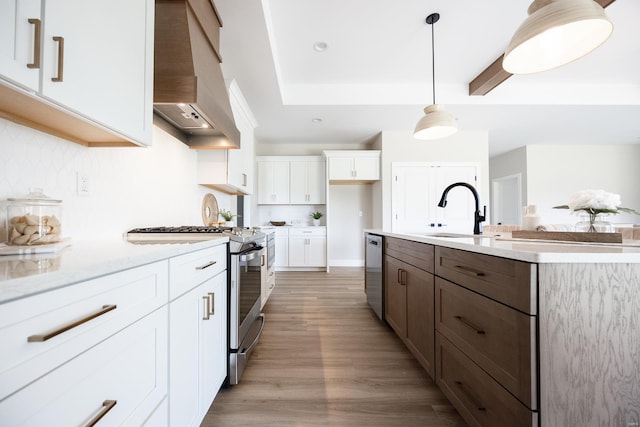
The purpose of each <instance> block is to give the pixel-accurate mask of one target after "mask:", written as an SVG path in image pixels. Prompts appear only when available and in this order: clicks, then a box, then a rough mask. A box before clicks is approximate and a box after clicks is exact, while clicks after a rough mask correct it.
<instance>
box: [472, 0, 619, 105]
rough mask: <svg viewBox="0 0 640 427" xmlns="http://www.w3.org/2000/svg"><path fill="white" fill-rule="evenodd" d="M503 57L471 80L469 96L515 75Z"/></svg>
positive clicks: (607, 0)
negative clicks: (509, 70) (506, 67)
mask: <svg viewBox="0 0 640 427" xmlns="http://www.w3.org/2000/svg"><path fill="white" fill-rule="evenodd" d="M615 1H616V0H595V2H596V3H598V4H599V5H600V6H602V7H607V6H609V5H610V4H611V3H613V2H615ZM502 58H504V54H502V55H500V58H498V59H496V60H495V61H493V62H492V63H491V65H489V66H488V67H487V68H485V69H484V70H483V71H482V72H481V73H480V74H478V76H477V77H476V78H475V79H473V80H471V83H469V96H484V95H486V94H488V93H489V92H490V91H491V90H493V89H495V88H496V87H497V86H498V85H500V84H501V83H502V82H503V81H505V80H507V79H508V78H509V77H511V76H513V74H511V73H510V72H508V71H505V70H504V69H503V68H502Z"/></svg>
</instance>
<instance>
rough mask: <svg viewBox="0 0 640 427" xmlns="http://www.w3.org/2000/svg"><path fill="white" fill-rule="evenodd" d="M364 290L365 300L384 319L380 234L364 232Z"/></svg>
mask: <svg viewBox="0 0 640 427" xmlns="http://www.w3.org/2000/svg"><path fill="white" fill-rule="evenodd" d="M364 237H365V260H364V270H365V274H364V291H365V293H366V294H367V302H368V303H369V305H370V306H371V308H372V309H373V311H374V312H375V313H376V314H377V315H378V317H379V318H380V320H382V319H384V292H383V288H382V280H383V274H382V264H383V263H382V242H383V240H382V236H378V235H377V234H371V233H366V234H365V236H364Z"/></svg>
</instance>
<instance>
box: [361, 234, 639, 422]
mask: <svg viewBox="0 0 640 427" xmlns="http://www.w3.org/2000/svg"><path fill="white" fill-rule="evenodd" d="M366 231H367V232H371V233H375V234H379V235H383V236H385V237H390V238H397V239H403V240H407V241H410V242H417V243H422V244H428V245H433V246H434V249H435V250H434V253H435V264H436V265H435V268H434V271H435V283H436V285H435V288H434V289H435V290H434V304H435V307H434V313H435V317H436V319H435V329H436V354H435V356H434V358H435V363H436V366H437V368H436V381H437V382H438V385H440V387H441V388H442V389H443V391H444V392H445V394H446V395H447V397H449V399H450V400H451V401H452V403H453V404H454V405H455V406H456V408H457V409H458V410H459V412H460V413H461V415H463V417H465V419H466V420H467V422H468V423H469V424H470V425H491V424H490V423H491V422H493V423H494V424H493V425H496V424H495V422H496V420H501V421H504V420H506V419H509V420H510V422H515V424H509V425H534V426H538V425H540V426H544V427H555V426H621V427H630V426H638V425H640V424H639V423H640V310H639V308H640V247H632V246H624V245H615V244H611V245H586V244H572V243H546V242H536V241H519V240H515V239H514V240H510V239H509V238H510V235H509V234H508V233H502V237H487V236H483V237H475V238H474V237H458V238H443V237H432V236H428V235H427V234H422V235H421V234H397V233H390V232H384V231H381V230H366ZM503 239H504V240H503ZM627 243H634V244H635V243H638V242H627ZM449 249H453V251H451V250H449ZM439 254H440V256H439ZM457 256H460V257H459V258H456V257H457ZM459 260H462V261H460V262H458V261H459ZM464 260H469V262H470V264H469V265H465V264H464ZM512 260H516V261H518V262H516V263H514V262H512ZM438 263H441V264H442V263H444V264H447V263H448V265H446V266H438ZM457 264H459V265H457ZM496 265H498V266H499V267H496ZM514 265H516V266H528V267H527V268H528V270H527V274H528V275H529V277H525V278H526V279H527V281H525V282H524V283H528V284H527V286H528V287H530V289H529V292H530V294H529V295H530V297H531V299H530V300H531V303H530V308H528V309H523V308H522V307H516V308H513V307H514V306H513V304H512V305H511V307H508V305H509V303H508V302H507V303H505V301H503V300H502V295H499V294H496V293H494V294H493V295H489V296H487V292H485V291H486V289H488V288H487V287H484V288H483V286H484V284H483V282H487V283H488V281H490V280H493V281H494V285H499V286H503V288H504V291H505V294H508V293H509V292H510V291H511V289H509V288H510V287H512V286H511V285H512V283H511V278H512V277H515V273H514V275H513V276H511V273H512V272H513V271H511V270H510V268H512V266H514ZM513 268H515V267H513ZM447 269H448V270H449V271H452V270H455V269H458V271H457V272H455V273H452V274H451V273H447ZM465 270H466V271H465ZM498 271H500V273H496V272H498ZM456 275H457V276H456ZM525 276H526V275H525ZM389 277H391V278H392V280H395V272H391V274H388V275H387V278H389ZM400 277H402V276H401V275H400ZM452 277H462V278H463V279H461V280H454V279H452ZM465 277H468V278H469V279H468V280H467V279H464V278H465ZM455 282H457V283H455ZM515 282H516V281H515V279H514V280H513V284H514V285H515ZM478 284H479V285H478ZM518 286H520V285H518ZM495 289H498V288H497V287H494V288H493V291H495ZM452 295H453V296H455V298H454V297H452ZM447 298H449V299H448V300H447ZM504 298H505V300H506V299H508V297H507V296H505V297H504ZM447 301H448V302H447ZM452 301H453V304H452V303H451V302H452ZM446 304H449V305H446ZM456 304H458V305H459V307H455V305H456ZM456 308H460V309H463V310H462V312H458V313H457V314H456V315H455V316H453V315H451V317H455V318H457V319H458V320H462V321H464V322H467V323H468V324H467V325H466V326H465V325H463V324H462V323H461V326H460V329H459V330H460V331H462V332H461V333H460V334H459V335H458V334H457V333H451V329H450V328H449V326H447V325H450V324H451V322H449V321H448V320H447V319H445V317H446V316H447V315H449V314H450V313H449V314H448V312H451V311H453V310H455V309H456ZM502 311H506V312H508V313H507V314H506V315H505V316H504V318H502V319H498V320H495V319H493V316H494V315H495V316H496V318H498V317H499V316H498V314H496V313H498V312H502ZM463 316H465V317H467V319H471V320H470V321H469V320H467V319H464V318H463ZM518 316H520V317H525V320H526V319H530V320H529V323H526V321H525V322H524V324H525V325H530V330H526V328H522V327H520V329H518V327H517V326H514V325H516V321H515V320H514V319H516V318H517V317H518ZM474 317H475V318H474ZM492 319H493V320H492ZM485 321H486V322H485ZM448 322H449V323H448ZM452 322H456V320H452ZM473 322H476V323H475V324H474V323H473ZM483 322H485V323H486V325H483V326H482V327H481V326H480V325H478V323H483ZM522 324H523V323H520V325H522ZM442 325H444V326H442ZM469 325H470V326H469ZM485 326H486V327H485ZM499 326H506V328H505V330H504V331H503V330H500V329H498V330H492V329H491V328H492V327H494V328H495V327H499ZM509 326H513V331H519V332H518V334H520V337H519V338H523V335H525V336H524V339H523V340H521V339H518V340H517V342H515V341H516V340H513V341H510V339H506V338H505V337H504V336H506V335H507V333H508V327H509ZM439 327H441V329H442V330H438V328H439ZM467 330H468V331H470V332H469V337H470V339H469V340H466V338H465V337H464V334H465V333H466V332H464V331H467ZM492 333H493V337H494V338H495V336H496V335H501V334H502V335H504V336H503V337H500V336H498V337H497V338H495V340H496V341H495V342H500V340H502V343H503V344H504V345H505V347H504V350H503V349H502V348H501V349H500V350H499V351H498V352H496V351H495V349H493V350H492V349H487V348H483V347H482V346H483V344H482V343H483V342H491V339H492ZM514 333H515V332H514ZM447 334H449V335H451V336H452V340H449V339H448V338H451V337H450V336H447ZM438 340H440V341H443V342H445V343H444V344H443V345H440V346H439V344H438ZM487 340H488V341H487ZM527 341H528V342H527ZM522 342H525V346H526V345H527V344H530V354H526V351H525V352H523V351H522ZM452 343H455V345H454V344H452ZM526 348H527V349H528V348H529V347H526ZM438 349H440V351H439V350H438ZM443 349H444V350H443ZM512 349H513V357H512V356H511V355H510V352H511V351H512ZM492 351H494V352H493V354H492ZM447 352H449V353H447ZM451 352H456V354H460V357H459V360H456V363H458V364H457V365H456V367H459V368H460V367H462V368H465V369H466V368H467V367H468V368H469V370H468V374H469V376H471V377H473V378H471V379H470V380H469V381H468V383H464V382H465V381H464V380H461V381H459V380H456V381H455V382H454V385H453V386H452V385H451V382H449V383H448V382H447V378H446V375H447V373H446V372H445V371H446V367H445V366H444V365H445V363H444V362H447V363H448V361H447V360H446V357H447V356H446V354H451ZM523 353H524V355H523ZM443 355H445V356H443ZM456 357H457V356H456ZM514 358H524V359H525V362H530V363H529V366H527V370H526V372H524V376H525V377H527V375H528V376H529V378H526V379H527V380H530V385H529V386H530V389H529V390H526V392H527V394H526V395H527V396H528V398H529V400H527V399H523V398H522V396H521V395H519V394H518V393H519V392H520V391H521V390H519V389H518V388H517V387H513V386H512V385H513V384H516V385H519V384H521V383H522V381H520V380H521V379H520V380H518V378H514V377H516V376H517V375H516V374H518V373H522V370H520V371H519V370H518V369H520V368H521V367H518V365H517V363H516V364H514V365H513V366H515V368H513V372H515V373H516V374H514V377H509V376H508V375H504V374H505V372H506V371H507V369H506V368H505V370H504V371H505V372H502V371H500V370H496V369H495V363H494V362H495V360H505V361H507V362H506V363H507V364H508V363H511V362H510V361H511V360H512V359H514ZM439 359H444V362H443V361H442V360H439ZM460 360H464V361H466V362H464V363H466V365H464V363H462V362H460ZM450 365H451V364H450ZM438 368H440V371H441V372H438ZM507 373H509V372H507ZM443 377H445V378H443ZM505 378H506V379H505ZM476 380H477V381H476ZM525 383H526V382H525ZM526 384H528V383H526ZM474 387H475V389H474ZM501 393H504V394H505V395H506V396H507V397H508V398H509V399H516V398H518V401H517V402H516V405H515V406H519V405H522V407H523V408H525V409H526V410H528V411H529V413H528V414H529V415H527V416H526V417H523V416H519V415H518V414H522V412H517V411H512V412H509V414H508V415H509V416H511V417H512V418H500V417H501V416H502V415H504V414H498V415H496V414H495V413H493V412H492V408H491V401H492V400H495V401H496V406H495V407H496V408H498V410H497V412H500V411H501V410H503V409H504V408H506V407H508V406H510V403H508V402H507V401H506V400H504V399H503V400H500V399H502V397H501V396H502V395H501ZM496 396H498V397H496ZM514 401H515V400H514ZM519 410H520V409H518V411H519ZM507 412H508V411H507ZM524 418H526V419H524Z"/></svg>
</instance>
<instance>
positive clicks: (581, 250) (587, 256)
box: [364, 229, 640, 263]
mask: <svg viewBox="0 0 640 427" xmlns="http://www.w3.org/2000/svg"><path fill="white" fill-rule="evenodd" d="M364 231H365V233H373V234H378V235H382V236H389V237H398V238H400V239H407V240H412V241H415V242H421V243H429V244H432V245H437V246H445V247H449V248H454V249H461V250H465V251H470V252H477V253H481V254H486V255H494V256H499V257H503V258H511V259H516V260H520V261H526V262H536V263H640V246H635V247H634V246H625V243H628V244H631V243H629V242H625V241H623V244H622V245H620V244H618V245H616V244H615V243H611V244H607V245H603V244H588V243H569V242H558V243H555V242H554V243H548V242H542V241H534V240H529V241H523V240H515V239H514V240H511V233H497V234H496V235H493V236H489V235H484V236H482V237H462V238H459V237H456V238H449V237H434V236H429V234H428V233H392V232H388V231H383V230H379V229H367V230H364ZM633 242H634V244H638V243H640V242H638V241H637V240H636V241H633Z"/></svg>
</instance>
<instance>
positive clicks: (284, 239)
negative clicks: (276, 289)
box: [274, 227, 289, 267]
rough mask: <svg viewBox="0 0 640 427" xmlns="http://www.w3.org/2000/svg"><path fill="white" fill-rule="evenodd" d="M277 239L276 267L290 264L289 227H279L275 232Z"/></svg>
mask: <svg viewBox="0 0 640 427" xmlns="http://www.w3.org/2000/svg"><path fill="white" fill-rule="evenodd" d="M275 235H276V237H275V239H276V260H275V262H274V265H275V266H276V267H288V266H289V229H288V228H287V227H278V228H276V232H275Z"/></svg>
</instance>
